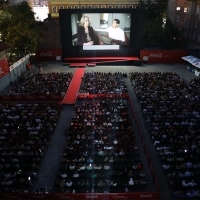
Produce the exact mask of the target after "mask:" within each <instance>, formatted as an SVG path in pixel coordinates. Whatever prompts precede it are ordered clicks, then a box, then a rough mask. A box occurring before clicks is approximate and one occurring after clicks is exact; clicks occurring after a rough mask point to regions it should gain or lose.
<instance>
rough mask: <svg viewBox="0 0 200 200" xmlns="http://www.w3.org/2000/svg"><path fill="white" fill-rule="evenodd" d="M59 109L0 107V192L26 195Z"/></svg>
mask: <svg viewBox="0 0 200 200" xmlns="http://www.w3.org/2000/svg"><path fill="white" fill-rule="evenodd" d="M61 108H62V106H61V105H58V104H55V103H51V104H47V103H41V104H37V103H10V104H9V103H4V104H0V121H1V123H0V153H1V160H0V173H1V175H0V180H1V181H0V192H1V193H10V192H19V193H29V192H30V190H29V189H30V188H31V187H32V186H33V181H34V179H35V177H36V176H37V171H38V167H39V164H40V163H41V161H42V159H43V157H44V155H45V151H46V149H47V147H48V144H49V140H50V138H51V136H52V134H53V131H54V129H55V127H56V123H57V120H58V118H59V115H60V112H61Z"/></svg>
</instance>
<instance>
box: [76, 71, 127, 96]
mask: <svg viewBox="0 0 200 200" xmlns="http://www.w3.org/2000/svg"><path fill="white" fill-rule="evenodd" d="M124 77H127V74H125V73H121V72H115V73H111V72H109V73H104V72H87V73H85V74H84V77H83V79H82V83H81V87H80V90H79V92H80V93H89V94H112V93H113V94H127V93H128V91H127V86H126V84H125V82H124V80H123V78H124Z"/></svg>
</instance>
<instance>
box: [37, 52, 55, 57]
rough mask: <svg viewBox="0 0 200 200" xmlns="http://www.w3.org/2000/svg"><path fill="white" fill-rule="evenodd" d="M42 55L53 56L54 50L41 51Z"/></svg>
mask: <svg viewBox="0 0 200 200" xmlns="http://www.w3.org/2000/svg"><path fill="white" fill-rule="evenodd" d="M40 56H48V57H51V56H53V52H41V53H40Z"/></svg>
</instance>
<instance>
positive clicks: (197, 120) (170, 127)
mask: <svg viewBox="0 0 200 200" xmlns="http://www.w3.org/2000/svg"><path fill="white" fill-rule="evenodd" d="M129 75H130V79H131V82H132V85H133V87H134V90H135V93H136V95H137V98H138V100H139V103H140V106H141V110H142V112H143V116H144V118H145V120H146V125H147V127H148V130H149V134H150V136H151V138H152V140H153V143H154V146H155V148H156V150H157V153H158V155H159V157H160V160H161V163H162V166H163V170H164V171H165V172H166V175H167V178H168V182H169V185H170V187H172V188H174V193H173V196H174V198H182V197H188V198H192V197H195V195H196V191H197V190H199V183H200V182H199V180H200V136H199V133H200V114H199V110H200V100H199V93H198V90H197V88H198V87H197V86H198V82H199V79H194V80H192V81H191V82H190V84H189V85H187V84H186V83H185V81H183V80H182V79H181V78H180V77H179V76H178V75H177V74H175V73H171V72H166V73H160V72H151V73H135V72H133V73H130V74H129ZM194 165H195V167H194ZM177 188H178V190H177ZM186 188H188V190H187V189H186ZM191 189H192V190H191Z"/></svg>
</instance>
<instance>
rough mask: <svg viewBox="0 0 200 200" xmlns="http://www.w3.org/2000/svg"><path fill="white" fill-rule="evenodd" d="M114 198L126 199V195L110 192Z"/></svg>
mask: <svg viewBox="0 0 200 200" xmlns="http://www.w3.org/2000/svg"><path fill="white" fill-rule="evenodd" d="M111 196H112V197H113V198H114V199H127V198H128V197H126V196H123V195H119V194H111Z"/></svg>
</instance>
